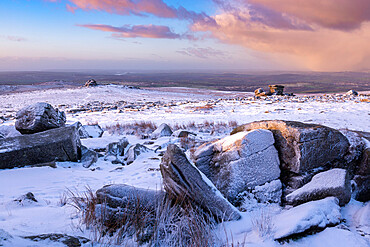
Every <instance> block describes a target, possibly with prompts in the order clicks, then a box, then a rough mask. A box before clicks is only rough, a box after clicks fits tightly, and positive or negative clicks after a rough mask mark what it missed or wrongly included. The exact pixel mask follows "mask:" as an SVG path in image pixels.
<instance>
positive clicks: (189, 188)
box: [160, 144, 241, 220]
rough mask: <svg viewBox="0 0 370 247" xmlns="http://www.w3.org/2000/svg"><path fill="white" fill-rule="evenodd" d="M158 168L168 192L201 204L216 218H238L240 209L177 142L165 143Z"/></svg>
mask: <svg viewBox="0 0 370 247" xmlns="http://www.w3.org/2000/svg"><path fill="white" fill-rule="evenodd" d="M160 169H161V173H162V177H163V184H164V188H165V190H166V191H167V192H168V193H169V194H170V195H174V196H180V197H186V198H189V201H191V202H193V203H196V204H197V205H200V206H201V207H202V208H204V209H205V210H207V211H209V212H210V213H211V214H212V215H214V216H215V217H216V218H217V219H218V220H238V219H239V218H240V217H241V216H240V214H239V211H238V210H237V209H236V208H235V207H234V206H233V205H231V204H230V202H228V201H227V200H226V199H225V198H224V197H223V196H222V194H221V193H220V192H219V191H218V190H217V188H216V187H215V186H214V185H213V184H212V182H211V181H210V180H209V179H208V178H207V177H206V176H205V175H204V174H202V172H201V171H199V170H198V169H197V168H196V167H195V166H194V165H192V164H191V163H190V162H189V161H188V159H187V158H186V155H185V154H184V152H183V151H182V150H181V149H180V148H179V147H177V146H176V145H173V144H170V145H168V147H167V151H166V153H165V154H164V156H163V158H162V162H161V164H160Z"/></svg>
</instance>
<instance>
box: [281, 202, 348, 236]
mask: <svg viewBox="0 0 370 247" xmlns="http://www.w3.org/2000/svg"><path fill="white" fill-rule="evenodd" d="M340 219H341V213H340V207H339V205H338V199H337V198H335V197H327V198H325V199H322V200H318V201H311V202H307V203H305V204H302V205H299V206H297V207H294V208H292V209H289V210H287V211H285V212H283V213H281V214H278V215H277V216H276V217H275V219H274V226H275V229H276V230H275V233H274V238H275V239H281V238H285V237H288V236H290V235H293V234H297V233H302V232H304V231H306V230H308V229H310V228H312V227H321V228H323V227H325V226H327V225H332V224H338V223H339V222H340Z"/></svg>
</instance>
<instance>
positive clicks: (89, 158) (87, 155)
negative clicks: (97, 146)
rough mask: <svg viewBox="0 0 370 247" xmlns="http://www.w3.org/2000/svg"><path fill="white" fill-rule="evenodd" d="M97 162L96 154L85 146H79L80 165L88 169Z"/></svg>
mask: <svg viewBox="0 0 370 247" xmlns="http://www.w3.org/2000/svg"><path fill="white" fill-rule="evenodd" d="M97 161H98V153H97V152H95V151H94V150H91V149H89V148H87V147H85V146H81V163H82V166H83V167H85V168H89V167H90V166H92V165H93V164H94V163H96V162H97Z"/></svg>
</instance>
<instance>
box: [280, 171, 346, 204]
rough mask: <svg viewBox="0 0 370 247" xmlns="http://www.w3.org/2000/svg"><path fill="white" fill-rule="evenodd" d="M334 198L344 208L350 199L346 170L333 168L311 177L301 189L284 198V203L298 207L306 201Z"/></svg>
mask: <svg viewBox="0 0 370 247" xmlns="http://www.w3.org/2000/svg"><path fill="white" fill-rule="evenodd" d="M329 196H334V197H336V198H338V200H339V205H341V206H344V205H345V204H347V203H348V202H349V200H350V199H351V184H350V180H349V175H348V173H347V171H346V170H344V169H340V168H335V169H332V170H329V171H325V172H321V173H319V174H317V175H315V176H313V178H312V180H311V181H310V182H309V183H307V184H305V185H304V186H303V187H301V188H299V189H297V190H296V191H294V192H292V193H290V194H289V195H287V196H286V202H287V203H288V204H291V205H298V204H302V203H305V202H308V201H313V200H319V199H323V198H325V197H329Z"/></svg>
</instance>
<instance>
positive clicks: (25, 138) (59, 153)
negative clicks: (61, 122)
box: [0, 126, 81, 169]
mask: <svg viewBox="0 0 370 247" xmlns="http://www.w3.org/2000/svg"><path fill="white" fill-rule="evenodd" d="M80 148H81V143H80V138H79V136H78V134H77V131H76V128H75V127H73V126H68V127H61V128H56V129H51V130H47V131H43V132H40V133H36V134H30V135H22V136H17V137H10V138H5V139H0V169H7V168H14V167H23V166H27V165H35V164H41V163H48V162H52V161H55V160H57V161H77V160H79V158H80V155H81V153H80Z"/></svg>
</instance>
